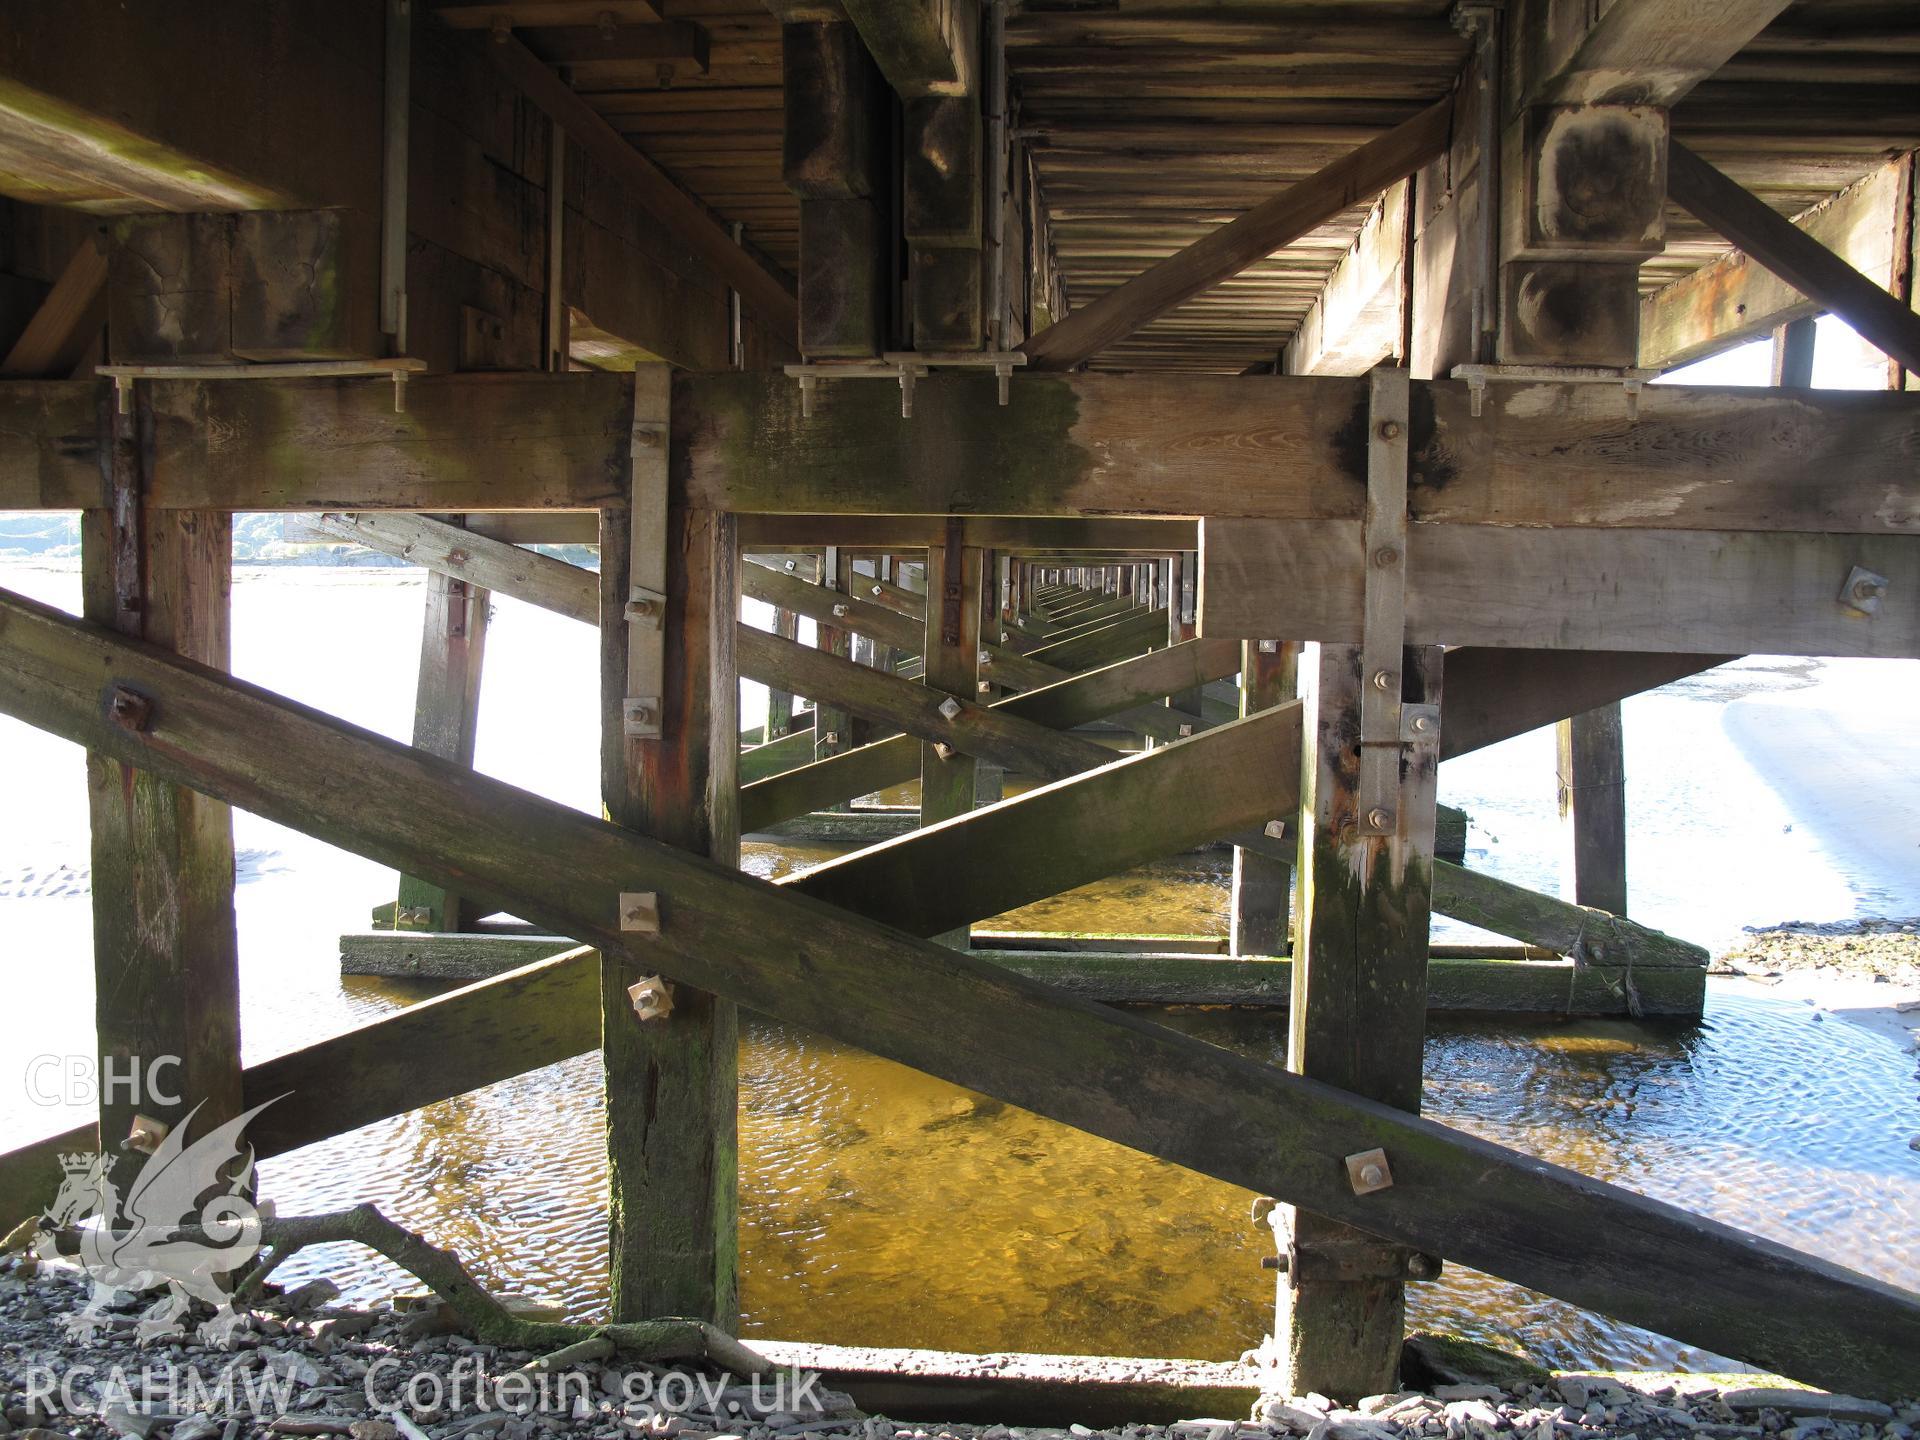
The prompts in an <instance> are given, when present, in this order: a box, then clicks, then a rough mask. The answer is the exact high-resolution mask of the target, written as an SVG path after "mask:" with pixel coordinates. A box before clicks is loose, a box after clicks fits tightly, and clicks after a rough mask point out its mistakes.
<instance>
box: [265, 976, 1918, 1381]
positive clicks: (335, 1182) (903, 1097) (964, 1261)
mask: <svg viewBox="0 0 1920 1440" xmlns="http://www.w3.org/2000/svg"><path fill="white" fill-rule="evenodd" d="M1161 1018H1164V1019H1165V1020H1166V1021H1167V1022H1168V1023H1171V1024H1174V1025H1176V1026H1177V1027H1179V1028H1180V1029H1183V1030H1186V1031H1189V1032H1190V1033H1193V1034H1196V1035H1198V1036H1200V1037H1202V1038H1204V1039H1207V1040H1210V1041H1213V1042H1215V1043H1219V1044H1224V1045H1229V1046H1231V1047H1232V1048H1234V1049H1236V1050H1240V1051H1242V1052H1244V1053H1246V1054H1249V1055H1252V1056H1255V1057H1257V1058H1261V1059H1266V1060H1270V1061H1277V1060H1279V1059H1280V1058H1281V1057H1282V1055H1283V1053H1284V1049H1285V1044H1286V1040H1285V1025H1284V1021H1283V1020H1282V1019H1281V1018H1280V1017H1278V1016H1275V1015H1271V1014H1265V1013H1260V1012H1252V1011H1167V1012H1164V1014H1163V1016H1162V1017H1161ZM1427 1070H1428V1085H1427V1112H1428V1114H1430V1115H1431V1116H1433V1117H1434V1118H1435V1119H1439V1120H1443V1121H1445V1122H1447V1123H1449V1124H1454V1125H1458V1126H1460V1127H1462V1128H1463V1129H1466V1130H1469V1131H1472V1132H1473V1133H1475V1134H1478V1135H1481V1136H1484V1137H1485V1138H1487V1139H1490V1140H1495V1141H1498V1142H1501V1143H1503V1144H1509V1145H1512V1146H1514V1147H1516V1148H1519V1149H1522V1150H1525V1151H1528V1152H1529V1153H1533V1154H1537V1155H1541V1156H1543V1157H1545V1158H1547V1159H1550V1160H1553V1161H1556V1162H1558V1163H1561V1164H1565V1165H1569V1166H1571V1167H1573V1168H1576V1169H1579V1170H1582V1171H1584V1172H1586V1173H1588V1174H1590V1175H1594V1176H1596V1177H1597V1178H1600V1179H1605V1180H1611V1181H1614V1182H1616V1183H1619V1184H1622V1185H1627V1186H1630V1187H1631V1188H1635V1189H1639V1190H1643V1191H1645V1192H1646V1193H1649V1194H1654V1195H1657V1196H1659V1197H1660V1198H1662V1199H1665V1200H1670V1201H1673V1202H1675V1203H1678V1204H1681V1205H1685V1206H1687V1207H1689V1208H1692V1209H1698V1210H1701V1211H1703V1212H1705V1213H1707V1214H1709V1215H1712V1216H1713V1217H1715V1218H1716V1219H1720V1220H1724V1221H1726V1222H1728V1223H1731V1224H1735V1225H1740V1226H1743V1227H1746V1228H1750V1229H1753V1230H1756V1231H1759V1232H1760V1233H1763V1234H1766V1235H1770V1236H1772V1237H1774V1238H1777V1239H1780V1240H1783V1241H1786V1242H1789V1243H1792V1244H1795V1245H1799V1246H1803V1247H1806V1248H1809V1249H1812V1250H1814V1251H1816V1252H1818V1253H1820V1254H1822V1255H1825V1256H1828V1257H1830V1258H1832V1259H1835V1260H1838V1261H1840V1262H1842V1263H1845V1264H1847V1265H1850V1266H1853V1267H1854V1268H1857V1269H1860V1270H1864V1271H1867V1272H1868V1273H1870V1274H1874V1275H1878V1276H1880V1277H1882V1278H1884V1279H1887V1280H1890V1281H1893V1282H1895V1283H1901V1284H1906V1285H1909V1286H1911V1285H1913V1284H1914V1283H1915V1279H1916V1268H1917V1267H1920V1155H1916V1154H1914V1153H1913V1152H1912V1151H1910V1150H1909V1149H1907V1147H1906V1143H1905V1136H1906V1134H1907V1131H1908V1129H1910V1128H1911V1127H1910V1125H1904V1126H1903V1124H1902V1123H1901V1122H1899V1121H1897V1120H1896V1119H1895V1118H1894V1117H1893V1116H1892V1115H1891V1114H1890V1113H1889V1103H1888V1101H1887V1100H1886V1099H1885V1098H1884V1097H1888V1096H1894V1095H1903V1094H1907V1093H1909V1092H1910V1091H1911V1090H1912V1088H1913V1087H1912V1083H1911V1071H1910V1067H1909V1065H1908V1062H1907V1061H1906V1060H1905V1059H1904V1058H1903V1057H1902V1056H1901V1055H1900V1054H1899V1053H1898V1052H1897V1051H1896V1050H1895V1049H1894V1048H1893V1047H1892V1046H1891V1045H1888V1044H1886V1043H1885V1042H1884V1041H1882V1040H1880V1039H1879V1038H1877V1037H1875V1036H1872V1035H1869V1034H1867V1033H1866V1032H1864V1031H1861V1030H1859V1029H1856V1028H1854V1027H1852V1026H1849V1025H1844V1024H1840V1023H1833V1022H1829V1023H1820V1022H1818V1021H1816V1020H1815V1019H1814V1017H1813V1014H1812V1012H1810V1011H1807V1010H1805V1009H1803V1008H1801V1007H1797V1006H1792V1005H1786V1004H1782V1003H1779V1002H1775V1001H1768V1000H1757V999H1751V998H1747V997H1716V998H1715V999H1714V1001H1713V1003H1712V1006H1711V1009H1710V1012H1709V1015H1708V1018H1707V1020H1706V1022H1705V1023H1704V1024H1703V1025H1701V1026H1699V1027H1697V1028H1695V1027H1686V1026H1644V1025H1632V1024H1627V1023H1624V1022H1620V1023H1616V1022H1608V1021H1589V1022H1580V1023H1575V1024H1567V1025H1555V1024H1547V1023H1540V1024H1523V1025H1511V1024H1503V1025H1501V1026H1499V1027H1498V1028H1490V1027H1489V1025H1488V1024H1487V1023H1485V1022H1481V1021H1469V1020H1464V1019H1462V1020H1447V1019H1441V1020H1437V1021H1436V1022H1435V1023H1434V1025H1433V1026H1432V1027H1431V1034H1430V1037H1429V1040H1428V1045H1427ZM598 1085H599V1072H598V1066H597V1064H596V1063H595V1062H594V1061H593V1060H592V1059H591V1057H583V1058H582V1059H579V1060H575V1061H570V1062H568V1063H567V1064H565V1065H560V1066H555V1067H552V1068H551V1069H549V1070H547V1071H544V1072H541V1073H540V1074H538V1075H532V1076H525V1077H522V1078H521V1079H519V1080H516V1081H512V1082H508V1083H507V1084H504V1085H500V1086H496V1087H493V1089H491V1090H489V1091H486V1092H482V1093H481V1094H480V1095H477V1096H470V1097H466V1098H465V1099H462V1100H458V1101H451V1102H448V1103H447V1104H444V1105H438V1106H434V1107H432V1108H431V1109H429V1110H427V1111H425V1112H422V1113H421V1114H419V1115H415V1116H410V1117H407V1118H406V1119H405V1120H402V1121H395V1122H392V1123H391V1124H389V1125H382V1126H375V1127H372V1128H371V1129H369V1130H368V1131H364V1132H361V1133H360V1134H359V1135H357V1136H353V1137H344V1138H342V1139H340V1140H336V1141H332V1142H328V1143H327V1144H326V1145H323V1146H320V1147H316V1148H315V1149H314V1150H311V1151H308V1152H306V1153H304V1154H302V1155H300V1156H297V1157H292V1158H290V1159H289V1160H287V1161H276V1162H268V1164H267V1165H266V1167H265V1173H266V1179H267V1183H268V1189H269V1193H271V1194H274V1195H275V1196H277V1198H278V1201H279V1203H280V1205H281V1206H282V1208H283V1209H286V1210H289V1211H299V1210H304V1209H308V1208H312V1207H315V1206H318V1205H322V1204H344V1203H348V1202H350V1201H352V1200H356V1199H362V1198H375V1199H377V1200H379V1201H380V1203H382V1204H383V1205H389V1206H391V1207H392V1209H393V1210H394V1212H395V1213H396V1214H399V1215H402V1216H405V1217H407V1218H408V1219H410V1220H412V1221H414V1222H416V1223H419V1224H422V1225H425V1226H426V1227H427V1229H428V1231H429V1233H430V1234H432V1235H433V1237H434V1238H435V1239H437V1240H440V1241H442V1242H446V1243H450V1244H452V1245H454V1246H456V1247H457V1248H458V1249H459V1250H460V1251H461V1253H463V1254H465V1255H468V1256H470V1257H471V1258H472V1259H473V1261H474V1262H475V1263H476V1264H477V1265H478V1266H480V1267H481V1268H482V1269H483V1271H484V1272H486V1273H487V1274H489V1275H490V1276H491V1277H492V1278H493V1279H494V1280H495V1281H496V1282H498V1283H501V1284H505V1285H509V1286H512V1287H514V1288H516V1289H519V1290H522V1291H527V1292H531V1293H535V1294H539V1295H542V1296H548V1297H552V1298H554V1299H558V1300H562V1301H564V1302H565V1303H566V1304H567V1305H568V1306H569V1307H570V1308H571V1309H572V1310H574V1311H575V1312H577V1313H586V1312H588V1311H590V1310H592V1309H593V1307H595V1306H596V1305H598V1304H599V1303H601V1302H602V1300H603V1298H604V1295H603V1292H602V1289H601V1282H600V1279H599V1277H600V1275H601V1270H602V1262H603V1254H604V1235H603V1227H604V1224H605V1210H604V1205H603V1201H602V1199H601V1196H602V1187H603V1186H604V1184H605V1167H604V1161H603V1157H602V1153H601V1147H600V1138H599V1130H598V1126H597V1123H596V1122H597V1119H598V1111H599V1108H600V1101H599V1096H598ZM1876 1097H1881V1098H1876ZM740 1154H741V1167H742V1175H741V1252H742V1257H743V1267H744V1276H743V1282H742V1305H743V1308H744V1310H745V1333H746V1334H748V1335H765V1336H775V1337H780V1338H807V1339H813V1340H827V1341H836V1342H843V1343H849V1344H887V1345H924V1346H933V1347H941V1348H951V1349H1002V1348H1016V1349H1030V1350H1047V1351H1072V1352H1087V1353H1109V1354H1115V1353H1117V1354H1134V1355H1140V1354H1159V1355H1184V1356H1195V1357H1200V1358H1210V1359H1219V1358H1228V1357H1231V1356H1233V1355H1237V1354H1238V1353H1239V1352H1240V1351H1241V1350H1243V1349H1245V1348H1247V1347H1249V1346H1251V1345H1253V1344H1254V1343H1255V1342H1257V1341H1258V1340H1259V1338H1260V1336H1261V1335H1262V1334H1263V1333H1264V1331H1265V1330H1266V1328H1267V1325H1268V1323H1269V1321H1270V1319H1271V1313H1272V1293H1271V1280H1270V1279H1269V1277H1268V1276H1267V1275H1266V1273H1265V1272H1263V1271H1261V1270H1260V1268H1259V1256H1260V1254H1261V1253H1262V1251H1263V1249H1264V1248H1265V1247H1264V1243H1263V1236H1262V1235H1261V1234H1260V1233H1256V1231H1254V1230H1253V1229H1252V1228H1251V1227H1250V1226H1249V1225H1248V1224H1247V1220H1246V1215H1247V1199H1248V1197H1247V1196H1246V1195H1245V1194H1244V1193H1243V1192H1240V1191H1238V1190H1235V1189H1233V1188H1232V1187H1229V1186H1225V1185H1221V1184H1218V1183H1217V1182H1214V1181H1211V1180H1206V1179H1203V1178H1201V1177H1199V1176H1196V1175H1193V1174H1190V1173H1188V1172H1186V1171H1183V1170H1178V1169H1175V1168H1174V1167H1171V1166H1167V1165H1163V1164H1160V1163H1159V1162H1156V1161H1152V1160H1148V1159H1146V1158H1145V1157H1143V1156H1140V1155H1136V1154H1134V1153H1132V1152H1130V1151H1127V1150H1123V1149H1121V1148H1119V1147H1117V1146H1114V1145H1110V1144H1108V1143H1107V1142H1105V1141H1101V1140H1096V1139H1093V1138H1091V1137H1088V1136H1085V1135H1081V1134H1079V1133H1077V1132H1075V1131H1072V1130H1069V1129H1066V1128H1065V1127H1062V1126H1058V1125H1055V1124H1053V1123H1051V1122H1049V1121H1044V1120H1041V1119H1038V1118H1037V1117H1035V1116H1033V1115H1030V1114H1028V1113H1026V1112H1024V1111H1020V1110H1016V1109H1013V1108H1011V1107H1008V1106H1005V1105H1001V1104H999V1103H998V1102H996V1101H992V1100H988V1099H986V1098H984V1097H980V1096H975V1095H971V1094H969V1093H967V1092H964V1091H961V1090H957V1089H955V1088H953V1087H952V1086H948V1085H945V1084H943V1083H941V1082H939V1081H935V1080H931V1079H928V1078H927V1077H925V1076H923V1075H920V1074H917V1073H916V1072H914V1071H911V1070H906V1069H903V1068H902V1067H900V1066H897V1065H894V1064H891V1063H890V1062H887V1061H883V1060H877V1059H874V1058H873V1057H871V1056H868V1055H864V1054H861V1053H858V1052H854V1051H849V1050H847V1049H846V1048H845V1047H842V1046H840V1045H837V1044H834V1043H831V1042H827V1041H823V1040H820V1039H818V1038H817V1037H813V1036H809V1035H806V1034H802V1033H800V1032H797V1031H795V1030H793V1029H791V1028H789V1027H787V1026H783V1025H776V1024H770V1023H765V1022H756V1023H752V1024H749V1025H748V1026H747V1027H746V1034H745V1037H744V1039H743V1042H742V1047H741V1142H740ZM382 1177H384V1179H383V1178H382ZM370 1192H371V1194H370ZM338 1260H339V1261H340V1262H344V1263H348V1264H354V1265H359V1264H360V1260H359V1258H358V1257H357V1256H355V1255H352V1254H344V1255H341V1256H339V1257H338ZM304 1263H305V1264H307V1265H308V1266H313V1267H317V1266H318V1265H319V1264H320V1263H322V1262H321V1261H320V1260H319V1259H314V1260H308V1261H306V1262H304ZM326 1263H329V1264H332V1263H335V1262H334V1261H333V1260H331V1259H329V1260H328V1261H327V1262H326ZM356 1273H358V1274H359V1275H360V1276H362V1277H364V1278H365V1280H366V1281H367V1282H368V1283H391V1282H392V1280H393V1279H394V1278H395V1277H392V1276H388V1277H387V1278H386V1280H385V1281H381V1280H378V1279H377V1278H376V1277H378V1276H379V1275H380V1274H381V1272H380V1271H379V1270H378V1269H376V1268H375V1266H373V1265H372V1264H367V1265H365V1266H363V1267H362V1268H361V1269H360V1270H358V1271H357V1272H356ZM1411 1294H1412V1323H1413V1324H1414V1325H1416V1326H1422V1327H1429V1328H1439V1329H1445V1330H1449V1331H1452V1332H1454V1333H1460V1334H1467V1335H1474V1336H1479V1337H1481V1338H1487V1339H1494V1338H1508V1339H1517V1340H1518V1341H1519V1342H1520V1343H1521V1344H1523V1345H1525V1346H1527V1347H1528V1348H1529V1349H1531V1350H1533V1351H1534V1352H1536V1353H1537V1354H1539V1355H1541V1356H1542V1357H1543V1358H1545V1359H1548V1360H1551V1361H1552V1362H1554V1363H1557V1364H1561V1365H1567V1366H1582V1365H1607V1364H1613V1365H1632V1364H1660V1365H1679V1366H1686V1365H1693V1366H1695V1367H1700V1366H1705V1365H1710V1364H1712V1363H1713V1362H1714V1361H1715V1360H1716V1358H1717V1357H1712V1356H1707V1355H1703V1354H1700V1353H1697V1352H1691V1351H1688V1350H1686V1349H1685V1348H1683V1347H1679V1346H1675V1345H1673V1344H1671V1343H1669V1342H1667V1341H1664V1340H1660V1339H1658V1338H1656V1337H1653V1336H1650V1335H1647V1334H1645V1333H1644V1332H1640V1331H1636V1330H1632V1329H1630V1328H1628V1327H1625V1326H1621V1325H1618V1324H1615V1323H1613V1322H1611V1321H1608V1320H1604V1319H1601V1318H1600V1317H1597V1316H1594V1315H1590V1314H1586V1313H1584V1312H1581V1311H1577V1310H1574V1309H1573V1308H1571V1307H1569V1306H1565V1305H1562V1304H1560V1303H1558V1302H1556V1301H1552V1300H1548V1299H1546V1298H1544V1297H1541V1296H1537V1295H1533V1294H1531V1293H1530V1292H1526V1291H1521V1290H1518V1289H1516V1288H1514V1287H1512V1286H1509V1285H1506V1284H1504V1283H1503V1282H1499V1281H1495V1280H1492V1279H1490V1278H1489V1277H1486V1276H1482V1275H1478V1274H1475V1273H1472V1272H1469V1271H1465V1270H1461V1269H1459V1268H1458V1267H1449V1268H1448V1271H1447V1273H1446V1276H1445V1278H1444V1279H1443V1280H1442V1281H1441V1282H1439V1283H1438V1284H1434V1285H1424V1286H1414V1287H1412V1290H1411Z"/></svg>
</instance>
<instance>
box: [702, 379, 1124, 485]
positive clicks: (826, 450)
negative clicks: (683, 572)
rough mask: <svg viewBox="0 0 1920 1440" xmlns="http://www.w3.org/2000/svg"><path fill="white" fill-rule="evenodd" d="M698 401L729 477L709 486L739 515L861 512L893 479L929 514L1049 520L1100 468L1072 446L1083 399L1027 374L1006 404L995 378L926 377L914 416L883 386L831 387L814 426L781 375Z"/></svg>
mask: <svg viewBox="0 0 1920 1440" xmlns="http://www.w3.org/2000/svg"><path fill="white" fill-rule="evenodd" d="M699 394H700V408H701V411H702V412H703V415H702V418H703V420H704V421H705V422H706V423H708V424H710V425H711V426H712V435H713V438H714V439H715V440H716V441H717V442H718V447H719V448H718V452H717V454H715V455H714V456H713V457H712V458H713V460H714V461H716V462H717V467H718V469H719V470H721V471H723V472H724V473H723V474H716V475H714V476H712V477H711V483H713V484H715V485H718V486H722V487H724V489H725V491H726V495H727V497H728V503H729V506H730V508H733V509H739V510H792V509H796V508H800V509H813V510H834V509H858V508H860V504H861V500H862V497H863V495H865V494H866V493H867V491H868V489H869V486H870V481H871V479H872V475H873V472H875V471H885V472H886V478H887V479H888V480H889V481H891V482H897V483H910V484H911V485H912V487H913V498H914V500H915V501H916V502H917V506H916V508H917V510H918V511H919V512H922V513H927V514H943V513H955V514H974V515H1009V514H1011V515H1018V514H1029V513H1045V512H1047V511H1049V510H1052V509H1056V508H1059V507H1061V506H1062V505H1065V504H1068V503H1069V502H1070V501H1071V499H1072V496H1073V495H1074V492H1075V491H1076V489H1077V488H1078V487H1079V486H1080V485H1081V484H1082V482H1084V481H1085V480H1087V479H1088V478H1089V477H1090V476H1091V475H1092V473H1093V471H1094V469H1095V467H1096V465H1097V464H1098V460H1097V458H1096V457H1095V455H1094V454H1093V452H1092V451H1090V450H1088V449H1087V448H1086V447H1085V446H1083V445H1082V444H1081V443H1080V442H1079V441H1078V440H1077V439H1075V437H1074V430H1075V426H1076V424H1077V423H1078V421H1079V417H1080V397H1079V394H1078V391H1077V390H1076V388H1075V385H1074V382H1073V381H1072V380H1070V379H1069V378H1067V377H1065V376H1051V375H1049V376H1037V375H1028V376H1021V377H1019V378H1018V379H1016V381H1015V382H1014V384H1013V385H1012V386H1011V389H1010V393H1009V395H1008V400H1007V403H1006V405H1004V406H1002V405H1001V404H1000V403H999V396H998V387H997V382H996V381H995V380H994V378H993V377H992V376H991V375H986V376H974V375H935V376H928V377H926V378H923V379H921V380H920V381H919V382H918V383H917V384H916V385H915V386H914V396H913V415H912V417H911V418H903V417H902V416H901V414H900V389H899V387H898V386H897V385H893V384H890V383H887V382H886V381H885V380H881V379H859V380H832V381H823V382H821V383H820V384H819V386H818V387H817V389H816V390H815V392H814V397H813V414H812V415H810V416H807V417H805V418H803V417H802V415H801V397H800V390H799V386H798V385H796V384H795V383H794V382H793V381H792V380H790V379H788V378H786V377H785V376H781V375H753V374H741V375H727V376H702V377H700V381H699ZM856 455H857V456H858V457H860V458H859V464H858V465H850V464H848V463H847V461H848V457H849V456H856ZM704 498H706V499H709V500H711V499H713V498H714V497H711V496H707V497H704Z"/></svg>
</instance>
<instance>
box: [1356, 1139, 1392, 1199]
mask: <svg viewBox="0 0 1920 1440" xmlns="http://www.w3.org/2000/svg"><path fill="white" fill-rule="evenodd" d="M1346 1166H1347V1181H1348V1183H1349V1184H1351V1185H1352V1186H1353V1193H1354V1194H1356V1195H1371V1194H1372V1193H1373V1192H1374V1191H1376V1190H1385V1189H1387V1188H1388V1187H1389V1186H1391V1185H1392V1184H1393V1169H1392V1167H1391V1166H1389V1165H1388V1164H1387V1152H1386V1151H1384V1150H1379V1149H1374V1150H1362V1151H1360V1152H1359V1153H1358V1154H1357V1155H1349V1156H1347V1159H1346Z"/></svg>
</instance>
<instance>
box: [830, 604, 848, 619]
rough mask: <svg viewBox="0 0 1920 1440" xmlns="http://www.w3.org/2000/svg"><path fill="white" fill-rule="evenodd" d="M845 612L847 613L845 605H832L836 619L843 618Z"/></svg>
mask: <svg viewBox="0 0 1920 1440" xmlns="http://www.w3.org/2000/svg"><path fill="white" fill-rule="evenodd" d="M846 614H847V607H846V606H845V605H835V606H834V607H833V616H834V619H836V620H841V619H845V618H846Z"/></svg>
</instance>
